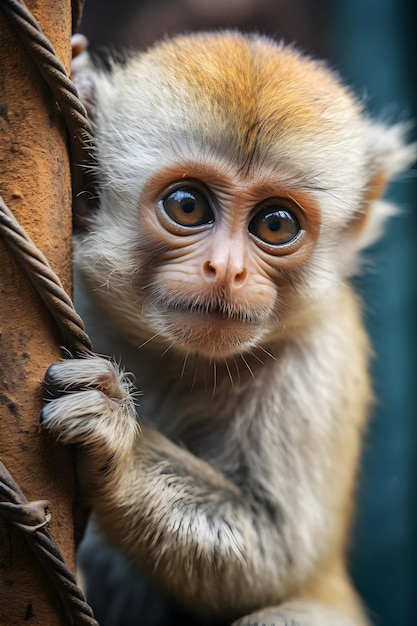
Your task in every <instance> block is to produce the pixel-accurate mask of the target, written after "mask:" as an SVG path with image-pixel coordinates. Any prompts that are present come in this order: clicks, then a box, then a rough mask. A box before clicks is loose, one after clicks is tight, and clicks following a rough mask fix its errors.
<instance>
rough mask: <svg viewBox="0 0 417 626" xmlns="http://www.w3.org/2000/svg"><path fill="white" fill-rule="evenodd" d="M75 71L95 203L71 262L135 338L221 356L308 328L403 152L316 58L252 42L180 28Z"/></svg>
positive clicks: (354, 253)
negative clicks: (89, 123) (83, 84)
mask: <svg viewBox="0 0 417 626" xmlns="http://www.w3.org/2000/svg"><path fill="white" fill-rule="evenodd" d="M86 74H87V75H88V77H89V79H91V83H90V84H91V85H93V98H92V97H91V93H90V94H89V95H88V101H89V105H90V109H91V108H92V109H93V118H94V123H95V127H96V147H95V157H96V164H97V177H98V180H99V208H98V210H97V211H96V212H95V214H94V215H92V216H91V219H90V222H89V232H88V233H87V235H83V236H81V237H80V238H79V240H78V242H77V243H76V253H75V261H76V263H77V265H78V266H79V267H80V268H81V270H82V271H83V273H84V275H85V276H86V278H87V280H88V281H89V282H90V283H91V285H92V286H93V288H94V290H95V294H96V296H97V298H98V300H99V301H100V302H101V304H102V306H103V307H104V308H105V310H106V311H107V313H108V314H109V315H111V316H112V317H113V318H114V321H115V323H117V324H118V325H119V327H120V329H121V330H122V331H124V332H125V333H126V334H128V335H129V336H130V338H131V339H132V340H133V341H135V342H137V344H138V345H139V344H140V343H142V342H144V341H146V340H148V339H150V338H151V337H152V338H153V343H154V344H155V345H156V346H161V345H162V346H165V347H167V346H169V345H171V344H173V345H174V346H175V348H179V349H181V350H183V351H185V352H187V353H188V352H190V353H197V354H200V355H203V356H205V357H208V358H216V357H222V358H223V357H225V356H229V355H233V354H237V353H243V352H245V351H249V350H251V349H253V348H254V347H255V346H257V345H264V344H268V343H269V344H270V343H271V342H273V341H276V340H280V339H282V338H283V337H285V336H286V335H287V334H288V333H291V332H292V329H294V328H296V327H297V326H298V325H299V324H300V323H301V324H303V323H308V320H309V319H310V318H311V316H312V312H313V311H314V310H315V307H316V305H317V302H321V303H322V302H323V301H326V298H328V299H329V302H330V300H331V298H332V293H334V291H337V290H338V289H340V288H341V286H343V284H344V282H345V281H346V280H347V279H348V278H349V276H350V275H351V274H352V272H353V271H354V269H355V267H356V265H357V259H358V255H359V252H360V250H361V249H362V248H363V247H364V246H365V245H367V244H368V243H369V242H370V241H372V240H373V239H374V238H375V236H376V235H377V234H378V224H379V223H380V221H381V217H382V216H383V215H384V213H386V210H384V204H383V203H382V202H381V201H380V200H379V198H380V196H381V194H382V193H383V191H384V189H385V185H386V183H387V181H388V180H389V178H390V177H392V176H393V175H394V174H396V173H397V172H399V171H401V170H403V169H404V168H405V167H407V166H408V165H409V164H410V162H411V161H412V159H413V158H414V150H413V149H412V148H410V147H406V146H405V145H404V142H403V138H402V134H403V129H402V128H401V127H400V126H393V127H390V128H389V127H385V126H382V125H380V124H375V123H373V122H371V121H370V120H369V119H368V118H367V116H366V115H365V113H364V112H363V110H362V106H361V104H360V102H358V100H356V99H355V97H354V96H353V95H352V94H351V92H350V91H349V90H348V89H346V88H345V87H344V86H343V85H342V84H341V82H340V81H339V79H338V78H337V76H335V74H334V73H332V72H331V71H330V70H329V69H328V68H327V67H326V66H324V65H323V64H321V63H318V62H316V61H313V60H311V59H309V58H307V57H304V56H302V55H301V54H299V53H298V52H296V51H295V50H294V49H292V48H289V47H285V46H283V45H281V44H276V43H274V42H272V41H270V40H269V39H266V38H263V37H258V36H242V35H239V34H236V33H221V34H200V35H194V36H188V37H179V38H176V39H174V40H171V41H165V42H163V43H161V44H159V45H157V46H155V47H154V48H152V49H151V50H150V51H148V52H146V53H143V54H140V55H138V56H136V57H134V58H132V59H131V60H129V61H128V62H127V63H126V64H124V65H121V66H118V65H116V64H115V65H114V66H113V67H112V68H111V70H110V71H103V70H94V69H92V68H91V66H90V65H89V63H87V64H86V66H85V68H84V69H82V68H81V69H80V70H79V71H78V76H77V74H76V76H75V79H76V82H78V83H80V81H83V80H84V77H85V75H86ZM91 102H93V105H91Z"/></svg>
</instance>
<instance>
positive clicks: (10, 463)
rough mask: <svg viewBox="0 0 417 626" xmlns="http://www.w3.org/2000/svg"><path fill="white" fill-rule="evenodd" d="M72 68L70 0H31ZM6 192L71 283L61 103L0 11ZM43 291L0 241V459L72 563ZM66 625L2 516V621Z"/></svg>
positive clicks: (67, 484)
mask: <svg viewBox="0 0 417 626" xmlns="http://www.w3.org/2000/svg"><path fill="white" fill-rule="evenodd" d="M26 5H27V7H28V8H29V9H30V10H31V11H32V13H33V15H34V16H35V18H36V19H37V20H38V22H39V23H40V25H41V27H42V29H43V31H44V33H45V34H46V36H47V37H48V38H49V39H50V41H51V42H52V44H53V46H54V47H55V50H56V52H57V54H58V56H59V58H60V59H61V61H62V62H63V63H64V65H65V66H66V67H67V68H68V65H69V61H70V35H71V0H60V1H58V0H42V2H39V1H36V0H26ZM0 38H1V43H0V194H1V195H2V196H3V198H4V200H5V202H6V204H8V206H9V207H10V208H11V210H12V211H13V212H14V214H15V215H16V217H17V219H18V220H19V221H20V223H21V225H22V226H23V227H24V228H25V229H26V230H27V231H28V233H29V235H30V236H31V237H32V239H33V240H34V242H35V243H36V245H38V247H39V248H40V249H41V250H42V252H43V253H44V254H45V255H46V257H47V258H48V260H49V262H50V264H51V266H52V268H53V269H54V270H55V271H56V272H57V274H58V276H60V278H61V280H62V282H63V284H64V287H65V288H66V289H67V290H70V288H71V262H70V259H71V251H70V248H71V192H70V170H69V163H68V155H67V147H66V138H65V131H64V127H63V124H62V120H61V116H60V113H59V110H58V108H57V106H56V104H55V102H54V101H53V99H52V98H51V96H50V94H49V92H48V89H47V87H46V86H45V84H44V83H43V81H42V78H41V77H40V75H39V72H38V71H37V69H36V67H35V66H34V64H33V62H32V61H31V59H30V57H29V55H28V53H27V52H26V51H25V50H24V49H23V46H22V45H21V43H20V41H19V39H18V37H17V36H16V34H15V32H14V31H13V29H12V28H11V26H10V24H9V22H8V21H7V19H6V18H5V16H4V15H3V14H2V11H1V8H0ZM59 345H60V339H59V337H58V334H57V331H56V328H55V326H54V323H53V322H52V321H51V319H50V317H49V314H48V313H47V311H46V309H45V307H44V306H43V304H42V303H41V301H40V299H39V297H38V295H37V294H36V292H35V291H34V289H33V287H32V286H31V284H30V283H29V281H28V279H27V278H26V276H25V275H24V273H23V271H22V270H21V269H20V267H19V266H18V264H17V263H16V261H15V259H14V258H13V256H12V255H11V254H9V252H8V250H7V249H6V247H5V245H4V243H3V242H2V241H1V240H0V459H1V460H2V462H3V463H4V464H5V466H6V467H7V469H8V470H9V471H10V473H11V474H12V476H13V478H14V479H15V480H16V482H17V483H18V484H19V486H20V487H21V489H22V490H23V492H24V493H25V495H26V497H27V498H28V500H38V499H47V500H49V501H50V503H51V513H52V520H51V524H50V527H49V531H50V534H51V536H52V538H53V539H54V541H55V543H56V545H57V546H58V547H59V548H60V550H61V552H62V553H63V555H64V558H65V561H66V563H67V565H69V567H73V566H74V532H73V522H72V499H73V498H72V495H73V469H72V459H71V455H70V452H69V451H68V450H64V449H62V448H59V447H58V446H56V445H52V444H51V443H50V442H49V441H48V440H47V438H46V437H45V436H44V435H41V434H40V433H39V430H38V426H37V423H38V414H39V411H40V409H41V406H42V395H43V392H42V385H41V383H42V378H43V375H44V373H45V371H46V369H47V367H48V366H49V365H50V364H51V363H52V362H54V361H56V360H59V359H60V358H61V356H62V355H61V353H60V349H59ZM27 622H28V623H30V624H37V625H42V626H47V625H49V624H50V625H53V626H57V625H59V624H65V623H66V620H65V617H64V616H63V615H62V614H61V609H60V606H59V605H58V602H57V599H56V594H55V592H54V590H53V588H52V587H51V585H50V583H49V582H48V580H47V578H46V575H45V573H44V571H43V570H42V568H41V566H40V565H39V564H38V562H37V561H36V560H35V559H34V557H33V556H32V553H31V551H30V549H29V547H28V545H27V544H26V542H25V541H24V540H23V538H22V537H21V536H20V534H19V532H18V531H17V530H14V529H13V528H12V527H11V526H10V525H9V524H7V523H4V522H3V521H2V520H1V518H0V624H1V625H4V626H6V625H12V624H20V623H22V624H23V623H27Z"/></svg>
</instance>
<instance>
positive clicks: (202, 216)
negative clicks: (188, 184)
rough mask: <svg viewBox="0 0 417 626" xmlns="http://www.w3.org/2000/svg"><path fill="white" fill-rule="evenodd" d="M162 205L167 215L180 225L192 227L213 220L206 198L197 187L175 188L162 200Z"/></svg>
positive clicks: (209, 222)
mask: <svg viewBox="0 0 417 626" xmlns="http://www.w3.org/2000/svg"><path fill="white" fill-rule="evenodd" d="M162 206H163V209H164V211H165V213H166V214H167V215H168V217H170V218H171V219H172V220H173V221H174V222H176V223H177V224H180V225H181V226H186V227H190V228H193V227H195V226H202V225H203V224H211V223H212V222H214V216H213V212H212V210H211V207H210V203H209V201H208V199H207V198H206V196H205V195H204V194H203V193H201V191H198V190H197V189H191V188H181V189H175V191H171V193H169V194H168V195H167V196H166V197H165V198H164V199H163V200H162Z"/></svg>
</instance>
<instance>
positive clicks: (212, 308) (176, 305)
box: [164, 300, 261, 324]
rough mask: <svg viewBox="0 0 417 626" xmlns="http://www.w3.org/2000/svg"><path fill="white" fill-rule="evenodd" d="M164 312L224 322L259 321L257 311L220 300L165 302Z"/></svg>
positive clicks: (246, 322)
mask: <svg viewBox="0 0 417 626" xmlns="http://www.w3.org/2000/svg"><path fill="white" fill-rule="evenodd" d="M164 308H165V311H166V313H171V314H172V313H173V314H175V313H179V314H182V315H187V316H190V317H195V318H199V319H200V321H202V320H203V319H204V318H206V320H207V321H208V320H210V319H213V321H215V320H219V321H225V322H236V323H239V324H258V323H260V322H261V316H260V314H259V313H254V312H252V311H248V310H247V309H244V308H242V307H237V306H235V305H231V304H229V303H225V302H222V301H219V302H207V303H205V302H187V301H183V300H181V301H175V302H168V303H166V304H165V307H164Z"/></svg>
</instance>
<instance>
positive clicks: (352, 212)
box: [40, 31, 415, 626]
mask: <svg viewBox="0 0 417 626" xmlns="http://www.w3.org/2000/svg"><path fill="white" fill-rule="evenodd" d="M81 57H83V62H79V65H78V69H77V72H75V76H74V80H75V82H76V84H77V81H78V84H79V85H80V92H81V93H83V89H84V97H85V99H86V102H88V106H89V111H90V114H91V116H92V119H93V123H94V127H95V139H94V145H93V146H92V150H93V156H94V164H93V165H92V166H91V168H92V169H94V175H95V177H96V179H97V195H98V206H97V208H96V209H95V210H93V211H91V214H90V215H89V216H88V220H87V227H86V229H85V230H84V231H83V232H81V233H79V234H77V235H76V237H75V241H74V265H75V269H76V272H77V274H78V275H79V290H80V293H81V294H82V297H81V299H80V301H82V302H83V304H84V310H83V311H82V313H83V315H84V317H85V320H86V324H87V329H88V330H89V332H90V334H91V336H92V338H93V341H94V343H95V347H96V349H97V350H99V351H100V353H101V354H109V355H110V357H111V358H107V357H104V356H99V355H98V354H96V355H94V356H91V357H88V358H70V359H67V360H64V361H62V362H59V363H54V364H52V365H51V366H50V368H49V369H48V371H47V373H46V376H45V382H44V384H45V388H46V390H47V392H48V401H47V402H46V403H45V405H44V407H43V409H42V412H41V415H40V424H41V428H42V430H44V431H46V432H47V433H48V434H49V435H50V436H51V437H52V438H54V439H55V440H56V441H58V442H61V443H62V444H65V445H72V444H76V446H77V474H78V479H79V481H80V484H81V485H82V489H83V494H84V498H85V501H86V502H87V503H88V505H89V506H91V507H92V509H93V511H94V518H95V523H96V524H97V527H98V529H99V532H100V533H102V535H103V536H104V537H105V539H106V541H108V542H109V543H110V544H111V545H112V546H114V547H115V548H117V550H118V551H120V553H121V554H123V555H126V558H128V559H129V560H130V561H132V562H134V563H137V564H138V566H139V567H140V568H141V569H142V570H143V571H144V572H146V575H147V576H149V578H150V579H151V580H152V581H153V582H154V583H156V584H157V585H158V586H160V587H161V588H162V589H164V590H165V591H166V593H167V594H168V596H169V597H171V598H174V599H175V601H176V602H178V603H179V604H180V605H181V606H184V607H186V610H187V611H190V612H191V614H192V615H193V616H194V621H192V622H190V623H193V624H196V623H197V622H198V623H200V622H199V621H198V620H203V621H204V620H206V621H204V623H210V624H215V623H216V624H220V623H222V624H233V625H234V626H253V625H254V624H261V623H262V624H267V625H268V626H271V625H272V624H274V625H277V624H280V625H284V624H292V623H297V624H300V625H302V626H365V625H367V624H369V621H368V617H367V614H366V609H365V608H364V606H363V603H362V601H361V599H360V598H359V597H358V594H357V592H356V591H355V589H354V586H353V584H352V582H351V580H350V576H349V573H348V567H347V550H348V546H349V530H350V526H351V523H352V518H353V515H354V499H355V498H354V496H355V489H356V481H357V473H358V465H359V461H360V452H361V442H362V439H363V436H364V433H365V432H366V425H367V421H368V416H369V412H370V407H371V405H372V402H373V393H372V385H371V382H370V376H369V360H370V355H371V348H370V342H369V339H368V337H367V333H366V331H365V328H364V324H363V321H362V307H361V303H360V300H359V297H358V295H357V294H356V292H355V289H354V288H353V286H352V277H353V276H354V275H355V274H356V273H358V272H359V271H360V270H361V257H362V251H363V250H364V249H365V248H366V247H367V246H369V245H370V244H372V243H373V242H374V241H375V240H376V239H377V238H378V237H379V235H380V232H381V229H382V228H383V224H384V222H385V218H386V217H387V215H389V214H390V212H392V208H391V207H390V205H389V203H388V202H387V201H385V200H383V195H384V192H385V189H386V186H387V184H388V182H389V181H390V180H391V179H392V178H393V177H394V176H395V175H397V174H399V173H400V172H402V171H404V170H405V169H407V168H408V167H409V166H410V165H411V163H412V162H413V160H414V158H415V146H414V145H412V144H408V143H407V141H406V137H405V133H406V129H405V128H404V125H401V124H398V123H397V124H395V123H393V124H391V125H390V124H387V123H383V122H381V121H378V120H374V119H371V118H370V117H369V115H368V114H367V113H366V111H365V109H364V106H363V103H362V102H361V101H360V100H359V98H357V97H356V95H355V94H354V93H353V92H352V91H351V90H350V89H349V88H348V87H347V86H345V85H344V84H343V82H342V79H341V78H340V77H339V76H338V75H337V74H336V73H335V72H334V71H333V70H331V69H330V68H329V67H328V66H327V65H326V64H325V63H324V62H321V61H317V60H314V59H312V58H310V57H309V56H307V55H305V54H303V53H302V52H300V51H298V50H297V49H296V48H295V47H294V46H288V45H286V44H284V43H281V42H275V41H273V40H271V39H269V38H266V37H264V36H260V35H256V34H253V35H243V34H240V33H238V32H235V31H222V32H207V33H199V34H190V35H179V36H176V37H174V38H172V39H167V40H164V41H162V42H160V43H157V44H155V45H154V46H152V47H151V48H150V49H148V50H146V51H143V52H140V53H137V54H136V55H133V56H132V57H130V58H128V59H127V60H126V62H125V63H122V64H120V63H118V62H115V63H110V67H108V68H107V67H106V68H103V67H100V66H95V65H94V64H93V63H92V62H91V60H90V58H89V57H88V56H87V53H86V52H82V55H80V59H81ZM78 61H79V59H78V60H77V59H75V62H78ZM77 73H78V76H77ZM86 86H87V88H86ZM87 91H88V93H87ZM75 356H77V355H75ZM127 369H128V371H129V372H132V374H133V379H132V376H131V375H129V374H126V373H125V371H126V370H127ZM139 394H140V395H139ZM138 416H139V417H138ZM94 551H95V550H92V553H91V554H90V557H89V558H94V554H93V553H94ZM130 561H129V562H130ZM110 567H111V566H110ZM98 585H100V581H98ZM103 600H105V598H104V599H103ZM134 619H135V620H136V621H134V622H132V623H135V624H139V623H141V622H140V619H141V615H136V616H135V618H134ZM207 620H208V621H207ZM112 623H113V624H115V623H116V621H114V622H112ZM117 623H119V622H117ZM120 623H121V624H122V623H123V624H126V623H127V622H126V621H123V617H121V618H120ZM146 623H147V626H149V624H150V622H146ZM168 623H173V622H172V620H171V621H170V619H169V616H168V617H167V618H166V621H163V622H161V624H168ZM178 623H179V622H178ZM181 623H185V622H181Z"/></svg>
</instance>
